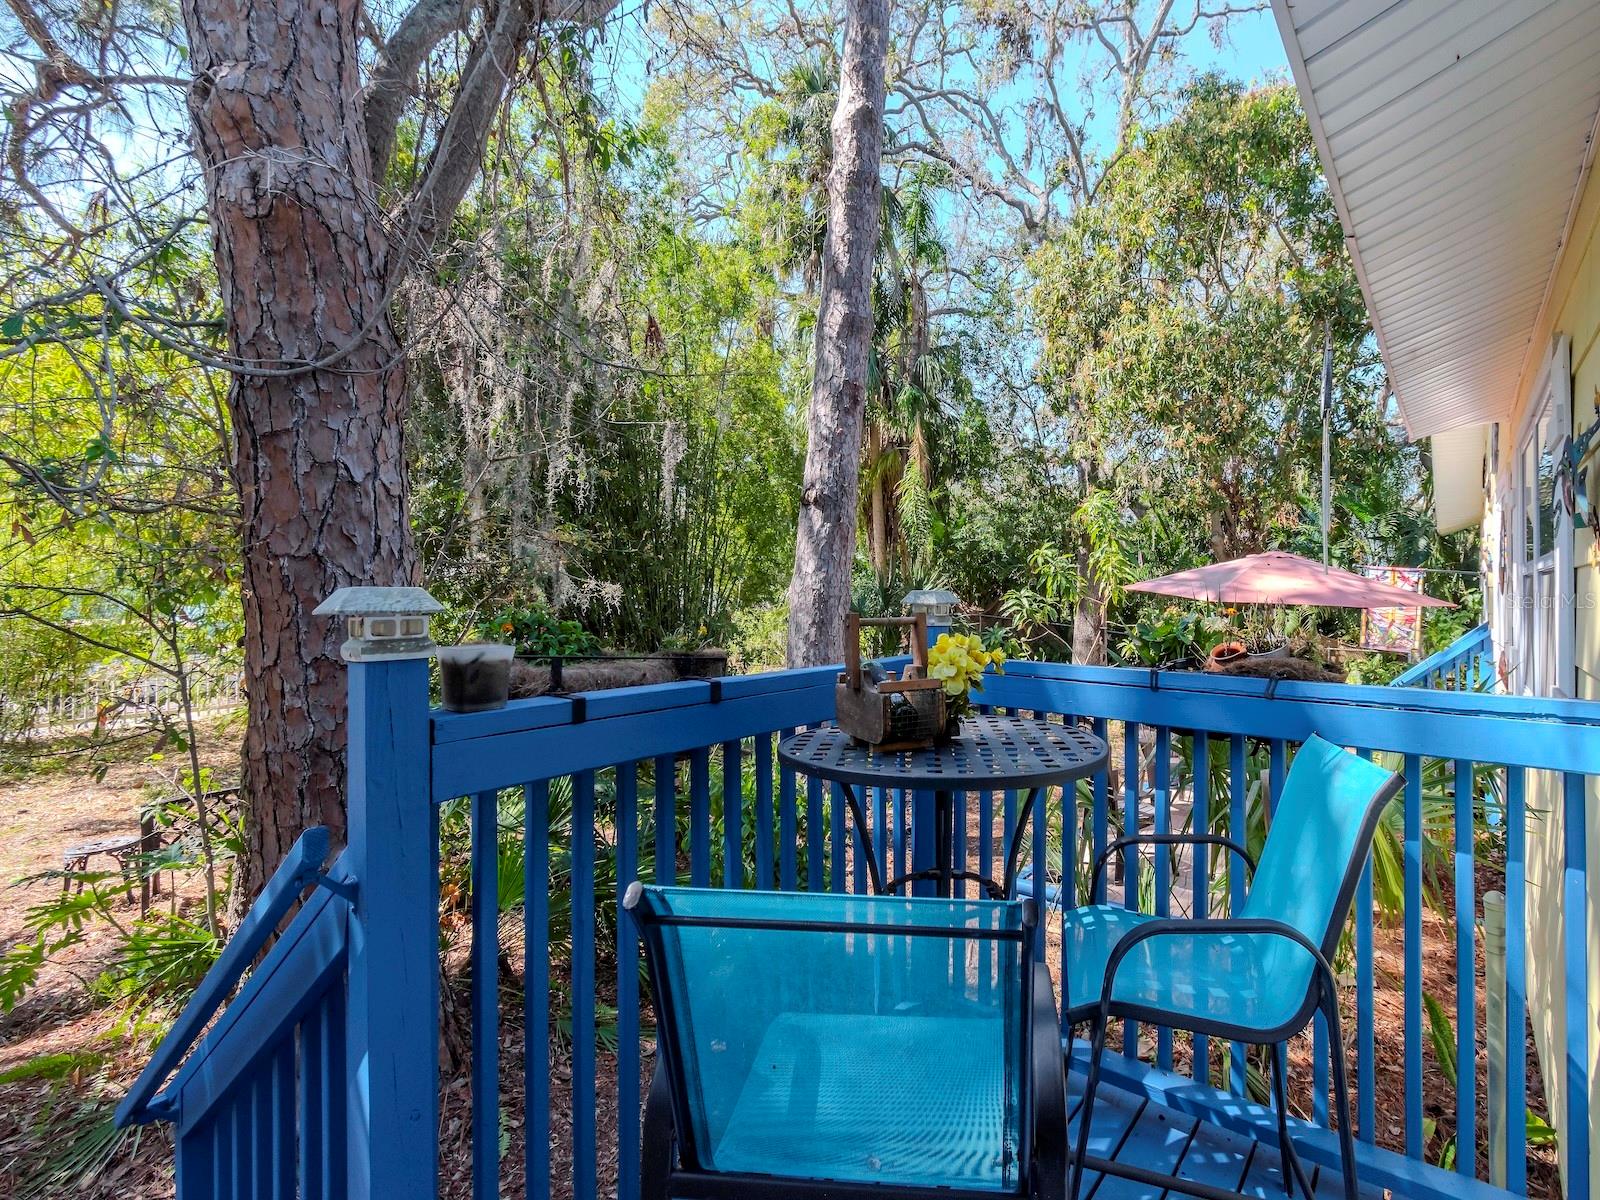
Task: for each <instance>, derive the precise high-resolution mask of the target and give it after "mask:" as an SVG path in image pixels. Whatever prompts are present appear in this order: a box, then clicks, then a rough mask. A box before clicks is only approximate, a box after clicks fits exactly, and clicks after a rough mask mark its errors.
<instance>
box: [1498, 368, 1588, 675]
mask: <svg viewBox="0 0 1600 1200" xmlns="http://www.w3.org/2000/svg"><path fill="white" fill-rule="evenodd" d="M1571 354H1572V350H1571V343H1570V342H1569V341H1568V340H1567V339H1566V338H1565V337H1562V338H1559V339H1558V340H1557V342H1556V344H1555V346H1554V348H1553V349H1552V352H1551V354H1550V357H1549V359H1548V361H1547V362H1546V363H1545V367H1544V370H1543V371H1542V372H1541V373H1540V377H1539V383H1538V386H1537V387H1535V389H1534V392H1533V400H1532V403H1531V405H1530V408H1529V412H1528V415H1527V417H1526V419H1525V420H1524V422H1523V425H1522V429H1521V434H1520V436H1519V438H1518V441H1517V454H1516V458H1515V459H1514V460H1513V461H1512V467H1511V470H1512V479H1511V501H1512V504H1513V506H1514V511H1513V512H1512V513H1511V514H1510V516H1511V526H1512V529H1513V530H1514V531H1515V536H1516V538H1517V543H1518V545H1517V548H1516V549H1515V550H1514V551H1513V554H1512V561H1513V562H1514V563H1515V569H1514V571H1513V584H1514V589H1515V596H1514V599H1515V606H1514V612H1513V620H1512V636H1513V638H1514V641H1515V644H1516V649H1515V656H1514V673H1513V675H1512V679H1511V685H1512V688H1513V689H1514V690H1515V691H1518V692H1520V693H1522V694H1523V695H1528V696H1571V695H1572V694H1573V685H1574V680H1573V644H1574V641H1575V638H1576V626H1575V623H1574V618H1575V613H1574V610H1573V595H1572V592H1573V568H1572V523H1571V520H1570V518H1569V516H1568V514H1567V513H1566V512H1565V511H1564V506H1563V504H1562V501H1561V498H1560V497H1559V496H1558V494H1557V487H1556V483H1557V471H1556V468H1557V465H1558V464H1559V463H1560V461H1561V457H1560V456H1561V455H1563V454H1565V453H1566V438H1567V430H1568V425H1569V422H1570V420H1571V415H1572V368H1571Z"/></svg>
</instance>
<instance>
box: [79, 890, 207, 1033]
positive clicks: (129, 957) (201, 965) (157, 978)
mask: <svg viewBox="0 0 1600 1200" xmlns="http://www.w3.org/2000/svg"><path fill="white" fill-rule="evenodd" d="M223 944H224V939H223V938H221V937H219V936H218V935H217V934H215V933H213V932H212V931H211V930H210V929H208V928H206V926H205V925H204V924H203V923H198V922H195V921H190V920H188V919H187V918H185V917H183V916H180V915H177V914H174V913H162V912H159V911H153V912H151V914H150V915H149V916H147V917H143V918H141V919H140V920H138V921H135V922H133V923H132V924H130V925H128V926H127V927H126V929H125V931H124V932H123V936H122V937H121V938H120V939H119V941H118V944H117V946H116V950H115V952H114V953H113V955H112V958H111V963H110V965H109V966H108V967H107V968H106V970H105V971H103V972H102V973H101V975H100V976H99V978H98V979H96V980H95V981H94V984H93V985H92V987H91V991H92V992H94V993H95V994H96V995H98V996H100V997H101V998H102V999H105V1000H107V1001H111V1002H114V1003H117V1004H119V1005H120V1006H122V1007H123V1008H124V1009H125V1010H126V1011H127V1012H129V1013H130V1014H131V1015H132V1016H133V1017H134V1018H135V1019H137V1018H138V1017H139V1016H140V1015H141V1014H143V1013H145V1012H147V1011H149V1010H150V1009H151V1008H152V1007H155V1006H162V1007H164V1008H166V1009H169V1010H173V1011H175V1009H176V1007H177V1006H179V1005H181V1004H182V1003H183V1001H185V1000H187V999H188V998H189V996H190V995H191V994H192V993H193V991H194V989H195V988H196V987H198V986H199V984H200V981H201V980H202V979H203V978H205V973H206V972H207V971H209V970H210V969H211V967H212V964H214V963H215V962H216V961H217V957H218V955H220V954H221V953H222V947H223Z"/></svg>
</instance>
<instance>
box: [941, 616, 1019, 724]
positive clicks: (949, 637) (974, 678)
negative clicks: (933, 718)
mask: <svg viewBox="0 0 1600 1200" xmlns="http://www.w3.org/2000/svg"><path fill="white" fill-rule="evenodd" d="M1005 662H1006V654H1005V651H1004V650H999V649H995V650H989V649H986V648H985V647H984V644H983V639H982V638H980V637H979V636H978V635H977V634H975V633H941V634H940V635H939V637H938V640H937V641H935V642H934V643H933V646H932V648H931V649H930V650H929V651H928V677H929V678H930V679H937V680H939V681H940V682H941V683H942V684H943V685H944V706H945V716H946V720H945V728H944V736H945V739H946V740H947V741H948V740H950V739H952V738H955V737H957V736H959V735H960V733H961V718H962V717H965V716H968V715H970V714H971V712H972V693H973V692H981V691H983V675H984V672H985V671H987V670H988V669H989V668H990V667H993V668H994V670H995V673H996V674H1000V675H1003V674H1005Z"/></svg>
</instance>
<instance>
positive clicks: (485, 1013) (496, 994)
mask: <svg viewBox="0 0 1600 1200" xmlns="http://www.w3.org/2000/svg"><path fill="white" fill-rule="evenodd" d="M499 808H500V795H499V793H498V792H493V791H488V792H479V793H478V794H477V795H476V796H474V797H473V800H472V998H471V1008H472V1194H473V1195H474V1196H475V1197H478V1198H479V1200H489V1198H495V1200H498V1197H499V1195H500V984H499V970H500V894H499V883H500V812H499Z"/></svg>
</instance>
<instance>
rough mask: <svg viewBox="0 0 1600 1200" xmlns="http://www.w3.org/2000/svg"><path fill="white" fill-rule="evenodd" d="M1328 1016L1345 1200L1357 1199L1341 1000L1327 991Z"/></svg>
mask: <svg viewBox="0 0 1600 1200" xmlns="http://www.w3.org/2000/svg"><path fill="white" fill-rule="evenodd" d="M1323 999H1324V1003H1325V1011H1326V1013H1327V1015H1328V1051H1329V1053H1330V1054H1331V1055H1332V1057H1333V1098H1334V1103H1335V1104H1337V1105H1338V1106H1339V1165H1340V1168H1341V1170H1342V1171H1343V1174H1344V1200H1357V1190H1358V1181H1357V1179H1356V1137H1355V1131H1354V1130H1352V1129H1351V1128H1350V1080H1349V1076H1348V1074H1347V1072H1346V1070H1345V1061H1344V1037H1343V1035H1342V1034H1341V1033H1340V1031H1339V997H1338V995H1337V994H1336V993H1335V992H1334V991H1333V990H1332V989H1331V988H1324V989H1323Z"/></svg>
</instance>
